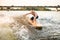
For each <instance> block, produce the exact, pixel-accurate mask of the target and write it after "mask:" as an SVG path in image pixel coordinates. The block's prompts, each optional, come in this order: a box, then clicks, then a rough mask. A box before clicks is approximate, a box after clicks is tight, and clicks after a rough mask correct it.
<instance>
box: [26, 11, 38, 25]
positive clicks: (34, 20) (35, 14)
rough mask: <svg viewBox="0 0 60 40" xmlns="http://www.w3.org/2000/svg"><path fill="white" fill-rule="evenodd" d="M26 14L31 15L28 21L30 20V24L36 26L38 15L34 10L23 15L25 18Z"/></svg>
mask: <svg viewBox="0 0 60 40" xmlns="http://www.w3.org/2000/svg"><path fill="white" fill-rule="evenodd" d="M28 14H32V15H33V17H31V19H30V20H31V21H30V23H33V24H36V19H37V18H38V14H37V13H36V12H35V11H34V10H31V12H30V13H27V14H25V16H26V15H28Z"/></svg>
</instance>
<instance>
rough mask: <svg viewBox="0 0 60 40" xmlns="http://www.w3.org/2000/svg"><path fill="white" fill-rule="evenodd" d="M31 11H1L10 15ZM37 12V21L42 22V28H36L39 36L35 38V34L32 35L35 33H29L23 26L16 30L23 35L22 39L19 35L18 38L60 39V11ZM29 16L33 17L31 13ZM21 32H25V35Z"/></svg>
mask: <svg viewBox="0 0 60 40" xmlns="http://www.w3.org/2000/svg"><path fill="white" fill-rule="evenodd" d="M29 12H30V11H0V13H1V14H2V15H3V14H4V15H5V16H8V17H15V16H20V15H22V14H26V13H29ZM36 13H37V14H38V15H39V18H38V19H37V22H38V23H40V24H42V30H36V31H37V34H36V35H37V36H38V35H39V36H38V37H35V38H34V36H32V35H31V34H34V33H30V34H29V32H28V31H27V30H26V29H24V28H21V29H20V30H21V31H18V33H17V32H16V33H17V35H20V36H22V38H21V39H19V37H18V40H60V11H58V12H56V11H36ZM28 16H29V17H31V15H28ZM11 21H12V20H10V19H9V21H8V22H11ZM33 31H34V30H33ZM25 32H26V35H25ZM21 33H23V35H24V36H23V35H22V34H21ZM28 35H29V36H30V35H31V36H30V37H32V38H30V37H29V36H28ZM23 38H24V39H23Z"/></svg>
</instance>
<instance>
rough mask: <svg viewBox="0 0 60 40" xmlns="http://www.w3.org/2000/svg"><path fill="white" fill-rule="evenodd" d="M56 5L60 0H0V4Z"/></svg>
mask: <svg viewBox="0 0 60 40" xmlns="http://www.w3.org/2000/svg"><path fill="white" fill-rule="evenodd" d="M11 5H14V6H57V5H60V0H0V6H11Z"/></svg>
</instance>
